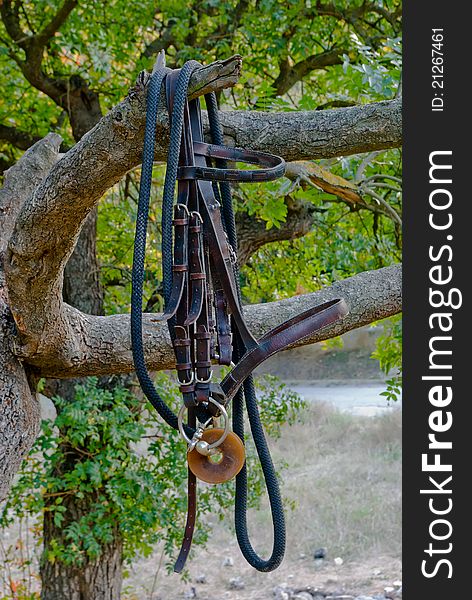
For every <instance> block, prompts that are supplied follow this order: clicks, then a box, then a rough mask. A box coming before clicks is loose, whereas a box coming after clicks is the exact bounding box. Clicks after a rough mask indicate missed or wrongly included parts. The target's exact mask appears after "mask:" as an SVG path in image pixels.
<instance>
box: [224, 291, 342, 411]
mask: <svg viewBox="0 0 472 600" xmlns="http://www.w3.org/2000/svg"><path fill="white" fill-rule="evenodd" d="M348 312H349V310H348V307H347V304H346V302H345V301H344V300H343V299H336V300H331V301H329V302H325V303H324V304H320V305H319V306H315V307H313V308H310V309H309V310H306V311H305V312H302V313H301V314H299V315H297V316H296V317H293V319H289V320H288V321H285V322H284V323H282V324H281V325H278V326H277V327H275V328H274V329H272V330H271V331H269V332H268V333H266V334H265V335H264V336H263V337H262V338H261V339H260V340H259V342H258V345H257V347H256V348H251V349H250V350H248V351H247V352H246V354H244V356H243V357H242V358H241V360H240V361H239V362H238V364H237V365H236V366H235V367H234V369H232V370H231V371H230V372H229V373H228V374H227V375H226V377H225V378H224V379H223V381H222V382H221V389H222V391H223V393H224V395H225V403H227V402H229V401H230V400H231V399H232V398H233V397H234V395H235V394H236V392H237V391H238V389H239V387H240V386H241V384H242V383H243V382H244V380H245V379H246V378H247V377H248V375H250V374H251V373H252V371H254V369H255V368H256V367H257V366H258V365H260V364H261V363H262V362H264V361H265V360H266V359H267V358H269V356H272V355H273V354H276V353H277V352H280V351H281V350H286V349H287V348H288V347H289V346H290V345H291V344H294V343H296V342H298V341H300V340H302V339H304V338H306V337H308V336H309V335H311V334H312V333H314V332H315V331H318V330H320V329H323V328H324V327H327V326H328V325H331V324H332V323H335V322H336V321H338V320H339V319H341V318H342V317H344V316H345V315H347V314H348Z"/></svg>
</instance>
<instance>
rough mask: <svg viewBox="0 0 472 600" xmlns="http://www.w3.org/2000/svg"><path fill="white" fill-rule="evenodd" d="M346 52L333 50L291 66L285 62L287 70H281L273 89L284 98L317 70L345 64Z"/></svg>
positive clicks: (314, 55)
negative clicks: (291, 89) (298, 83)
mask: <svg viewBox="0 0 472 600" xmlns="http://www.w3.org/2000/svg"><path fill="white" fill-rule="evenodd" d="M344 52H345V50H342V49H341V48H333V49H331V50H326V51H325V52H321V53H320V54H313V55H312V56H308V57H307V58H305V59H304V60H301V61H300V62H298V63H296V64H295V65H293V66H290V65H289V64H288V62H285V63H284V65H285V68H281V69H280V73H279V75H278V77H277V79H276V80H275V81H274V83H273V86H272V87H273V88H274V89H275V91H276V94H277V95H278V96H282V95H283V94H285V93H286V92H288V91H289V90H290V88H292V87H293V86H294V85H295V84H296V83H297V82H298V81H301V80H302V79H303V78H304V77H306V75H308V73H311V71H315V70H316V69H324V68H326V67H331V66H333V65H340V64H342V62H343V58H342V56H343V54H344Z"/></svg>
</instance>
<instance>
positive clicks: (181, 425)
mask: <svg viewBox="0 0 472 600" xmlns="http://www.w3.org/2000/svg"><path fill="white" fill-rule="evenodd" d="M208 402H211V404H213V405H214V406H216V408H217V409H218V410H219V411H220V412H221V414H222V415H223V419H224V422H225V424H224V431H223V433H222V435H221V437H220V438H218V439H217V440H216V442H213V443H212V444H210V445H209V446H208V450H213V448H217V447H218V446H219V445H220V444H222V443H223V442H224V441H225V439H226V437H227V435H228V433H229V417H228V413H227V411H226V408H225V407H224V406H223V405H222V404H220V403H219V402H217V401H216V400H215V399H214V398H212V397H211V396H210V397H209V398H208ZM186 408H187V407H186V406H185V404H182V406H181V407H180V410H179V414H178V415H177V424H178V426H179V431H180V435H181V436H182V437H183V438H184V440H185V441H186V442H187V444H191V443H192V440H191V439H190V438H189V437H188V435H187V434H186V433H185V429H184V413H185V410H186Z"/></svg>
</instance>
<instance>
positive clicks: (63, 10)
mask: <svg viewBox="0 0 472 600" xmlns="http://www.w3.org/2000/svg"><path fill="white" fill-rule="evenodd" d="M77 4H78V0H65V2H64V3H63V5H62V6H61V7H60V9H59V10H58V11H57V13H56V14H55V15H54V17H53V18H52V19H51V20H50V21H49V23H48V24H47V25H45V26H44V27H43V29H42V30H41V31H39V32H38V33H37V34H36V35H35V36H33V40H34V45H35V46H36V47H37V48H39V47H44V46H45V45H46V44H47V42H48V41H49V40H50V39H51V38H52V37H53V35H54V34H55V33H56V31H59V29H60V28H61V27H62V25H63V24H64V23H65V22H66V21H67V18H68V17H69V15H70V13H71V12H72V11H73V10H74V8H75V7H76V6H77Z"/></svg>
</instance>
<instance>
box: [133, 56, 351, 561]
mask: <svg viewBox="0 0 472 600" xmlns="http://www.w3.org/2000/svg"><path fill="white" fill-rule="evenodd" d="M200 67H201V65H200V64H199V63H198V62H196V61H189V62H187V63H186V64H185V65H184V66H183V67H182V68H181V69H175V70H170V69H168V68H166V67H165V65H164V59H163V54H161V56H160V57H159V59H158V61H157V63H156V68H155V69H154V71H153V73H152V75H151V78H150V81H149V83H148V86H149V89H148V95H147V113H146V129H145V137H144V148H143V164H142V172H141V183H140V193H139V204H138V214H137V222H136V237H135V247H134V257H133V274H132V299H131V337H132V347H133V358H134V364H135V369H136V374H137V377H138V379H139V382H140V384H141V387H142V389H143V392H144V394H145V395H146V397H147V398H148V400H149V401H150V403H151V404H152V405H153V406H154V408H155V409H156V410H157V412H158V413H159V414H160V415H161V416H162V418H163V419H164V420H165V421H166V422H167V423H168V424H169V425H170V426H171V427H173V428H174V429H178V430H180V432H181V434H182V436H183V437H184V439H185V440H186V441H187V444H188V452H187V457H188V465H189V469H188V512H187V523H186V526H185V534H184V539H183V543H182V547H181V550H180V554H179V556H178V558H177V561H176V563H175V567H174V570H175V571H176V572H181V571H182V569H183V567H184V565H185V561H186V559H187V556H188V554H189V551H190V546H191V542H192V536H193V531H194V527H195V521H196V500H197V497H196V483H197V476H198V477H199V478H200V479H203V480H204V481H207V482H209V483H217V482H222V481H227V480H229V479H231V478H232V477H234V476H236V493H235V526H236V535H237V539H238V543H239V546H240V548H241V551H242V553H243V555H244V557H245V558H246V560H247V561H248V562H249V563H250V564H251V565H252V566H253V567H255V568H256V569H258V570H259V571H272V570H273V569H275V568H277V567H278V566H279V564H280V562H281V561H282V558H283V555H284V552H285V520H284V513H283V506H282V501H281V496H280V491H279V486H278V482H277V476H276V473H275V470H274V466H273V464H272V460H271V456H270V453H269V449H268V447H267V443H266V439H265V436H264V431H263V428H262V425H261V420H260V416H259V411H258V405H257V398H256V393H255V388H254V383H253V379H252V375H251V374H252V372H253V370H254V369H255V368H256V367H257V366H258V365H260V364H261V363H262V362H263V361H264V360H266V359H267V358H268V357H269V356H272V355H273V354H275V353H276V352H279V351H280V350H284V349H286V348H287V347H288V346H290V345H292V344H294V343H295V342H297V341H299V340H302V339H303V338H306V337H307V336H310V335H311V334H313V333H314V332H315V331H317V330H319V329H321V328H323V327H326V326H327V325H330V324H332V323H334V322H336V321H337V320H339V319H340V318H342V317H343V316H345V315H346V314H347V312H348V310H347V306H346V303H345V301H344V300H343V299H334V300H331V301H329V302H326V303H324V304H321V305H319V306H315V307H313V308H310V309H309V310H307V311H305V312H303V313H301V314H299V315H297V316H296V317H294V318H292V319H290V320H288V321H286V322H284V323H282V324H281V325H279V326H277V327H275V328H274V329H272V330H271V331H269V332H268V333H266V334H265V335H264V336H263V337H262V338H260V339H259V340H256V339H255V338H254V337H253V335H252V334H251V332H250V331H249V329H248V327H247V325H246V322H245V320H244V316H243V312H242V304H241V293H240V289H239V273H238V266H237V247H238V244H237V237H236V226H235V219H234V213H233V207H232V200H231V189H230V185H229V182H230V181H234V182H264V181H271V180H273V179H276V178H278V177H281V176H282V175H283V174H284V172H285V163H284V160H283V159H282V158H280V157H278V156H274V155H271V154H265V153H262V152H255V151H247V150H242V149H239V148H228V147H226V146H224V145H223V135H222V131H221V126H220V123H219V118H218V107H217V103H216V97H215V95H214V94H213V93H211V94H207V95H205V101H206V106H207V112H208V120H209V124H210V135H211V141H212V143H211V144H207V143H205V141H204V137H203V126H202V117H201V110H200V102H199V100H198V99H196V100H191V101H188V98H187V96H188V85H189V80H190V77H191V75H192V73H193V72H194V71H195V69H197V68H200ZM163 85H164V86H165V91H166V101H167V108H168V111H169V116H170V143H169V151H168V158H167V170H166V176H165V182H164V192H163V201H162V265H163V290H164V302H165V312H164V314H163V315H162V316H160V317H156V320H157V321H167V324H168V327H169V332H170V336H171V340H172V344H173V348H174V352H175V362H176V369H177V376H178V380H179V384H180V391H181V393H182V399H183V403H182V407H181V409H180V411H179V414H178V415H175V414H174V413H173V412H172V410H171V409H170V408H169V407H168V406H167V405H166V404H165V402H164V401H163V400H162V398H161V397H160V395H159V393H158V392H157V390H156V388H155V386H154V384H153V381H152V379H151V377H150V375H149V373H148V370H147V368H146V364H145V360H144V351H143V334H142V297H143V279H144V260H145V248H146V230H147V223H148V212H149V199H150V190H151V180H152V167H153V161H154V148H155V135H156V121H157V113H158V105H159V97H160V91H161V87H162V86H163ZM227 161H231V162H243V163H248V164H253V165H257V166H258V167H259V168H257V169H249V170H242V169H230V168H228V166H227ZM176 182H178V184H177V194H175V187H176ZM175 196H176V199H175ZM215 363H217V364H220V365H226V366H228V367H230V370H229V372H228V373H227V374H226V376H225V377H224V378H223V379H222V381H221V382H220V383H219V384H218V383H216V382H214V381H213V380H212V374H213V371H212V366H213V364H215ZM230 402H231V403H232V431H231V430H230V423H229V417H228V412H227V409H228V406H229V404H230ZM244 405H245V406H246V409H247V413H248V418H249V424H250V428H251V432H252V435H253V438H254V443H255V446H256V450H257V453H258V457H259V460H260V462H261V466H262V471H263V474H264V478H265V481H266V487H267V492H268V496H269V501H270V508H271V513H272V521H273V532H274V542H273V549H272V554H271V556H270V557H269V558H268V559H267V560H265V559H263V558H261V557H260V556H258V554H257V553H256V552H255V550H254V549H253V547H252V545H251V542H250V540H249V535H248V529H247V515H246V511H247V474H246V464H245V458H244V445H243V443H244ZM185 411H187V423H186V424H185V423H184V413H185ZM218 417H223V419H224V427H222V428H219V427H217V426H216V425H217V419H218Z"/></svg>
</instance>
